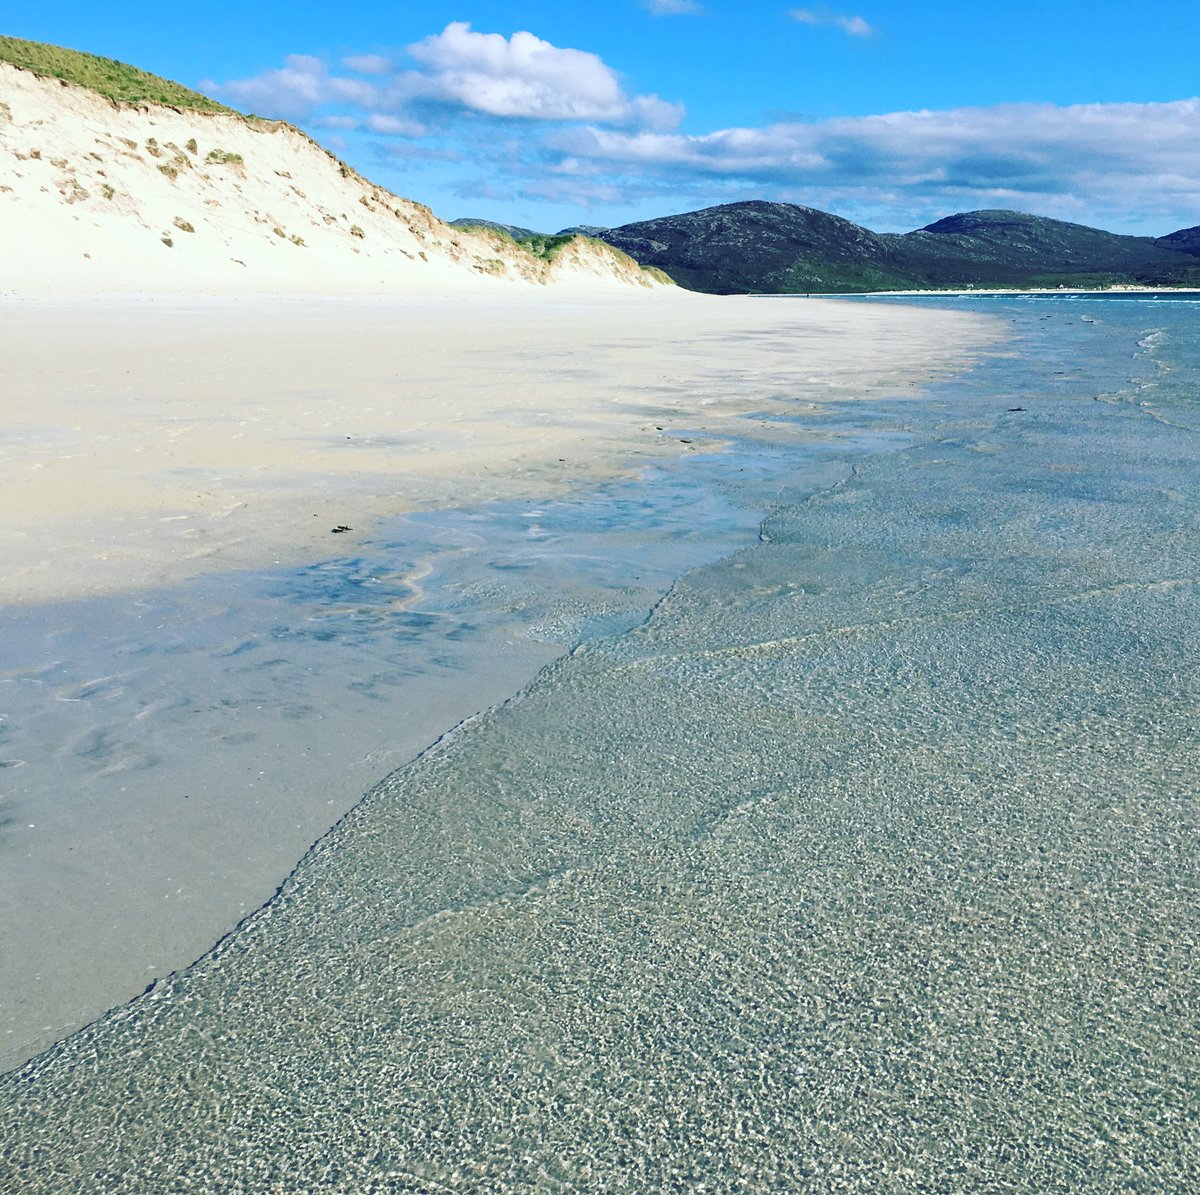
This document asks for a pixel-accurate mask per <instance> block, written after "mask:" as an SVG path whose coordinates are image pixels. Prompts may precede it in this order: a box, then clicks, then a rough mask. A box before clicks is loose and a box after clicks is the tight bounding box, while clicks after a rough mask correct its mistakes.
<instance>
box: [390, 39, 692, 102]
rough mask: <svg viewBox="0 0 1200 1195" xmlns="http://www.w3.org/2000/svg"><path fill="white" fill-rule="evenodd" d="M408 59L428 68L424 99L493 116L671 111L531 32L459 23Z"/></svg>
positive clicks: (598, 63)
mask: <svg viewBox="0 0 1200 1195" xmlns="http://www.w3.org/2000/svg"><path fill="white" fill-rule="evenodd" d="M409 53H410V54H411V55H412V56H413V58H415V59H416V60H417V61H418V62H420V63H421V64H422V65H423V66H424V67H425V72H424V76H423V78H422V79H421V80H419V81H418V80H415V79H413V80H411V81H412V82H413V83H418V82H419V84H420V85H421V91H422V92H423V93H424V94H425V95H428V96H430V97H434V98H437V99H440V100H443V101H445V102H447V103H450V104H457V105H460V106H461V107H463V108H467V109H470V110H472V111H475V112H481V113H485V114H486V115H489V116H504V117H519V118H523V119H533V120H594V121H601V122H604V123H613V122H622V121H627V120H629V119H630V118H631V117H633V116H635V115H636V114H637V113H638V112H639V111H640V110H641V108H642V107H643V106H645V105H646V104H647V103H651V104H652V105H653V110H654V111H655V113H656V114H660V113H661V111H662V109H663V107H665V106H663V105H662V102H661V101H659V100H658V97H657V96H639V97H637V98H636V99H635V100H630V98H629V97H628V96H626V95H625V93H624V91H623V90H622V88H621V84H620V81H619V80H618V79H617V76H616V73H615V72H614V71H613V70H612V68H611V67H609V66H608V65H607V64H606V63H605V62H604V61H603V60H602V59H601V58H599V57H598V56H597V55H595V54H590V53H588V52H587V51H585V50H571V49H562V48H560V47H558V46H554V45H551V43H550V42H547V41H543V40H542V39H541V38H540V37H535V36H534V35H533V34H532V33H525V32H518V33H514V34H513V35H512V37H510V38H505V37H504V36H503V35H502V34H499V33H476V32H475V31H474V30H473V29H472V28H471V26H470V25H469V24H467V23H466V22H465V21H455V22H452V23H451V24H449V25H447V26H446V28H445V29H444V30H443V31H442V32H441V33H438V34H435V35H434V36H432V37H427V38H426V39H425V40H424V41H421V42H417V43H416V45H413V46H410V47H409ZM675 123H676V124H678V120H676V122H675Z"/></svg>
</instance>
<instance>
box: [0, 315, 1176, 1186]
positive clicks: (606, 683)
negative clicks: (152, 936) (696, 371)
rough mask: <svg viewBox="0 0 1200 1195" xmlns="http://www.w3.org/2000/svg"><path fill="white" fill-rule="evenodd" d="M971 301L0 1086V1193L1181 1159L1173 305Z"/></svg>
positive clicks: (1054, 1177)
mask: <svg viewBox="0 0 1200 1195" xmlns="http://www.w3.org/2000/svg"><path fill="white" fill-rule="evenodd" d="M986 310H988V311H989V312H991V313H993V314H998V315H999V314H1003V315H1004V316H1006V317H1007V318H1010V319H1012V320H1013V321H1014V323H1013V329H1014V340H1013V342H1012V345H1011V353H1012V355H1011V356H1008V357H1005V358H1001V359H995V360H991V361H988V362H986V363H984V364H983V365H981V366H980V367H979V368H978V369H977V370H976V371H975V372H974V373H973V374H972V375H971V376H970V377H968V378H966V379H962V380H959V381H956V382H954V383H952V384H948V385H945V386H943V387H941V388H939V389H937V390H935V391H934V392H933V394H932V395H931V396H930V397H928V398H925V399H921V400H916V401H893V402H880V403H876V404H872V405H871V406H870V407H869V408H864V407H846V408H843V409H841V410H840V412H839V413H838V414H837V415H836V416H835V422H837V423H838V424H839V425H840V426H841V428H842V429H843V430H844V431H846V432H847V433H848V434H849V437H850V439H849V440H848V441H847V442H846V443H844V444H843V445H841V446H840V447H838V448H837V449H836V454H840V455H839V456H838V457H837V459H838V461H840V469H839V470H838V471H837V472H836V473H831V475H830V476H829V477H828V478H827V479H826V484H824V485H822V486H820V487H818V488H817V489H816V492H813V487H812V486H811V484H809V485H806V484H805V481H804V479H805V477H809V478H811V473H806V472H805V470H806V469H809V468H810V466H811V458H810V457H806V456H803V455H801V456H798V457H797V458H795V466H794V473H790V472H789V463H788V451H787V449H786V447H784V448H777V449H775V450H772V451H767V450H766V449H765V448H764V449H763V451H762V452H761V453H760V454H758V455H756V454H755V451H754V448H753V445H752V444H751V443H749V442H748V443H747V444H744V445H742V446H740V448H739V451H741V452H743V453H744V454H745V457H744V460H745V467H746V468H747V469H748V474H747V475H745V476H744V477H743V478H742V480H741V481H740V482H738V481H737V480H735V479H730V480H729V482H728V484H731V485H734V486H735V488H736V487H737V486H738V485H742V486H744V487H746V490H747V493H750V492H753V493H754V494H756V495H757V498H758V500H760V501H763V500H765V499H766V498H767V496H768V495H770V496H771V498H772V504H773V505H774V506H775V507H776V509H775V511H774V513H773V514H771V515H770V516H769V517H768V518H767V520H766V522H765V523H764V525H763V535H762V539H761V541H760V542H757V543H755V544H753V545H752V546H748V547H746V548H744V549H742V550H740V551H738V552H736V553H735V554H733V555H732V556H729V557H726V558H724V559H722V560H720V561H719V562H717V563H713V564H709V565H706V566H704V567H701V568H698V569H695V570H693V571H691V572H688V573H687V574H685V575H684V576H682V577H681V578H680V579H679V580H678V581H677V582H676V584H675V585H674V587H673V588H672V590H671V592H670V594H669V595H668V596H667V597H666V598H665V599H664V600H663V601H662V602H661V603H660V604H658V605H657V606H656V607H655V609H654V611H653V613H652V614H651V616H650V617H649V619H648V620H647V621H646V622H645V623H644V624H642V625H639V626H636V627H633V628H629V629H619V630H618V632H617V633H614V634H612V635H609V636H601V637H598V638H597V637H587V638H585V639H584V641H583V642H582V643H581V645H580V646H579V647H578V648H577V649H576V650H575V651H574V652H572V654H570V655H569V656H567V657H565V658H563V659H561V660H559V661H558V662H556V663H554V664H552V665H550V666H549V667H548V668H547V669H546V670H545V671H543V672H542V673H541V675H540V676H539V677H538V679H537V681H536V682H535V683H534V684H533V685H532V686H531V687H530V688H529V689H527V690H526V691H525V692H524V693H523V694H522V695H521V696H520V697H519V698H518V699H516V700H514V701H512V702H509V703H508V704H506V705H504V706H503V707H501V708H500V709H498V710H496V711H494V712H492V713H490V714H488V715H486V716H484V717H481V718H479V719H476V720H474V721H472V722H470V723H468V724H466V725H464V726H463V727H461V728H460V729H459V730H458V731H457V732H456V733H455V734H453V735H451V736H449V737H448V738H447V739H445V740H443V741H442V742H441V743H440V744H439V745H438V746H437V747H436V748H435V749H433V750H431V751H429V752H427V753H426V754H425V755H423V756H422V757H421V758H420V759H419V760H417V761H416V762H415V763H413V764H412V765H410V766H408V767H406V768H404V769H403V770H401V771H400V772H397V773H396V774H395V775H393V776H392V777H391V778H390V779H389V780H388V781H387V782H385V783H384V784H383V785H382V786H381V787H380V788H379V789H378V790H376V791H375V792H374V793H373V794H372V795H371V796H370V797H369V798H368V799H367V800H366V801H365V802H364V803H363V804H361V805H360V806H358V807H357V808H356V810H355V811H354V812H352V813H351V814H350V815H349V816H348V817H347V818H346V819H345V820H344V821H343V822H342V823H341V824H340V825H339V826H338V827H337V828H336V829H335V830H334V831H333V832H332V833H331V834H330V835H329V836H328V837H326V838H325V839H324V840H322V841H321V842H320V843H319V844H318V845H317V847H315V848H314V849H313V851H312V852H311V853H310V854H309V855H308V856H307V857H306V859H305V860H304V861H303V863H302V864H301V865H300V867H299V868H298V869H297V871H296V872H295V873H294V875H293V876H292V877H291V879H290V880H289V882H288V883H287V884H286V885H285V887H284V889H283V891H282V893H281V894H280V896H279V897H278V898H277V899H276V900H275V901H273V902H272V903H271V904H270V905H269V906H267V907H266V908H265V909H263V910H262V911H260V912H259V913H258V914H256V915H255V916H254V917H253V918H252V919H251V920H250V921H249V922H248V923H247V924H246V925H245V926H244V927H243V928H242V929H241V930H240V931H239V932H238V933H237V934H236V935H234V936H232V937H230V938H228V939H226V940H225V941H224V942H223V943H222V944H221V945H220V946H219V947H218V949H217V950H216V951H215V952H214V953H213V954H212V955H211V956H210V957H208V958H206V959H205V960H203V961H202V962H200V963H199V964H197V965H196V966H195V967H193V968H191V969H190V970H189V971H187V972H186V973H183V974H180V975H177V976H172V977H169V978H168V979H166V980H164V981H163V982H162V983H160V984H159V985H158V986H157V987H155V989H154V990H153V991H152V992H151V993H150V994H149V995H147V996H146V997H144V998H142V999H140V1000H138V1001H135V1002H134V1003H133V1004H131V1005H129V1006H127V1007H125V1008H123V1009H120V1010H118V1011H117V1012H115V1013H113V1014H110V1015H109V1016H108V1017H106V1018H105V1019H103V1020H102V1021H101V1022H99V1023H97V1024H96V1025H94V1026H92V1027H90V1028H88V1029H86V1030H84V1031H82V1032H80V1033H79V1034H76V1035H75V1036H74V1037H72V1038H69V1039H68V1040H67V1041H65V1042H63V1043H62V1044H61V1045H59V1046H57V1047H55V1048H54V1049H52V1050H50V1051H48V1052H47V1053H46V1054H44V1055H43V1056H41V1057H40V1058H38V1059H36V1060H35V1061H34V1062H33V1063H31V1064H30V1065H29V1066H28V1067H27V1068H25V1069H24V1070H23V1071H19V1072H14V1073H13V1074H10V1075H8V1076H5V1077H4V1078H3V1079H0V1108H2V1109H3V1117H2V1118H0V1123H2V1124H3V1125H4V1127H3V1129H0V1143H2V1146H3V1155H2V1156H3V1163H2V1167H3V1168H0V1188H2V1189H8V1188H13V1189H20V1190H29V1191H36V1190H47V1191H65V1190H72V1189H87V1190H92V1191H101V1190H120V1191H142V1190H144V1191H162V1190H188V1189H196V1190H218V1191H225V1190H228V1191H237V1190H254V1191H258V1190H271V1189H281V1190H298V1189H332V1190H346V1191H373V1190H380V1191H404V1190H411V1191H441V1190H456V1191H476V1190H478V1191H501V1190H513V1191H531V1190H544V1191H554V1190H578V1191H599V1190H603V1191H639V1192H640V1191H647V1190H699V1189H705V1188H706V1189H710V1190H721V1191H725V1190H755V1191H833V1190H839V1191H895V1192H911V1191H914V1190H921V1191H933V1192H943V1191H944V1192H957V1191H996V1192H1000V1191H1038V1192H1045V1191H1070V1192H1080V1191H1116V1190H1131V1191H1133V1190H1136V1191H1164V1192H1166V1191H1183V1190H1187V1189H1190V1188H1191V1187H1193V1186H1194V1185H1195V1179H1196V1176H1197V1174H1198V1173H1200V1147H1198V1146H1197V1144H1196V1140H1197V1139H1196V1134H1195V1122H1196V1118H1197V1112H1198V1108H1197V1095H1196V1093H1197V1091H1198V1090H1200V1074H1198V1071H1200V1064H1198V1061H1197V1060H1198V1059H1200V1030H1198V1028H1197V1023H1196V1018H1195V1009H1196V1007H1197V1005H1198V999H1200V990H1198V989H1200V985H1198V983H1197V979H1198V970H1197V957H1198V956H1197V947H1198V942H1197V936H1198V932H1200V931H1198V928H1197V927H1198V926H1200V917H1198V916H1197V913H1198V908H1197V884H1196V880H1197V860H1196V851H1195V844H1196V829H1197V812H1198V809H1197V793H1198V788H1197V773H1198V767H1200V753H1198V747H1200V731H1198V730H1197V727H1198V726H1200V718H1198V713H1200V710H1198V708H1197V707H1198V705H1200V669H1198V668H1197V663H1198V661H1197V652H1196V647H1195V643H1196V638H1195V632H1196V627H1197V625H1200V588H1198V584H1200V582H1198V580H1197V576H1196V561H1197V559H1198V558H1200V556H1198V549H1200V521H1198V518H1197V515H1198V511H1197V494H1200V485H1198V482H1200V477H1198V476H1197V472H1198V465H1197V451H1196V448H1197V432H1198V431H1200V385H1198V382H1200V343H1198V335H1197V325H1198V321H1197V311H1198V308H1197V306H1196V305H1184V304H1179V305H1174V304H1161V305H1153V306H1151V305H1149V304H1142V305H1139V304H1137V303H1130V302H1127V301H1123V302H1120V303H1106V302H1105V301H1103V300H1091V301H1087V302H1086V303H1084V302H1080V303H1064V302H1061V301H1057V300H1055V301H1050V300H1021V299H1011V300H1003V301H1001V300H989V301H987V303H986ZM1012 408H1021V409H1019V410H1014V409H1012ZM751 422H752V421H751ZM860 433H861V434H860ZM760 434H762V435H764V436H765V437H766V438H767V439H772V438H776V439H777V438H778V437H772V436H771V435H770V429H767V428H765V427H764V428H763V429H761V431H760ZM834 451H835V450H834V449H833V448H831V449H830V452H831V453H834ZM723 484H725V483H723Z"/></svg>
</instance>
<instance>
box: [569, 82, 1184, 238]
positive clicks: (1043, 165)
mask: <svg viewBox="0 0 1200 1195" xmlns="http://www.w3.org/2000/svg"><path fill="white" fill-rule="evenodd" d="M546 145H547V148H548V149H550V150H552V151H553V152H554V153H556V154H557V155H559V165H562V164H564V163H571V164H572V166H571V172H572V173H579V170H580V163H587V164H589V166H590V167H595V166H601V165H602V166H603V167H604V168H605V171H604V173H605V174H606V175H607V176H608V177H613V176H634V177H639V178H643V179H644V178H646V177H653V178H655V179H657V180H658V181H659V183H660V185H663V186H670V185H671V184H672V183H674V184H675V185H678V186H680V187H682V188H684V189H687V190H689V191H694V190H695V189H696V186H697V184H698V183H700V182H702V181H703V180H705V179H707V180H710V181H711V183H712V184H713V187H714V189H715V190H717V191H725V190H728V189H731V188H733V189H738V188H740V193H741V194H742V195H743V196H744V195H745V194H747V193H748V192H749V193H755V194H769V195H771V196H772V197H775V198H792V199H795V200H797V201H799V202H807V203H814V204H816V206H821V204H820V203H818V202H817V198H816V197H820V196H824V197H826V198H830V197H836V198H837V200H838V202H840V203H841V204H843V206H845V205H850V206H851V207H853V209H854V210H857V211H864V210H869V209H875V210H878V209H879V208H881V207H884V206H887V207H891V208H893V209H895V210H900V211H906V212H913V213H921V214H922V215H925V214H930V218H933V216H936V215H938V214H946V213H948V212H950V211H956V210H962V209H963V208H966V207H993V206H1000V207H1024V208H1026V209H1027V210H1033V211H1037V212H1041V213H1046V214H1057V215H1060V216H1063V217H1064V218H1072V216H1073V215H1077V216H1080V217H1084V216H1087V217H1089V218H1095V216H1096V214H1104V215H1106V216H1107V217H1108V218H1109V219H1110V223H1113V222H1115V223H1122V222H1124V221H1126V220H1128V219H1129V218H1130V217H1132V216H1137V215H1141V216H1143V217H1153V216H1154V215H1155V214H1156V213H1164V214H1166V213H1181V212H1187V211H1188V210H1190V211H1192V212H1198V211H1200V100H1181V101H1176V102H1173V103H1157V104H1079V105H1074V106H1069V107H1057V106H1055V105H1051V104H1009V105H1000V106H997V107H993V108H962V109H956V110H950V111H942V112H929V111H922V112H895V113H889V114H886V115H879V116H866V117H844V118H839V119H833V120H826V121H820V122H787V123H779V124H773V125H768V126H765V127H763V128H733V129H722V130H719V131H716V132H713V133H707V134H701V135H695V136H688V135H685V134H682V133H675V132H662V131H652V130H637V131H632V132H630V131H623V130H619V129H611V128H608V129H605V128H598V127H594V126H593V127H585V128H575V129H567V130H560V131H558V132H556V133H555V134H553V135H552V136H549V137H547V138H546ZM1191 222H1193V223H1194V220H1193V221H1191Z"/></svg>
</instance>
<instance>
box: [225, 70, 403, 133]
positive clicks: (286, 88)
mask: <svg viewBox="0 0 1200 1195" xmlns="http://www.w3.org/2000/svg"><path fill="white" fill-rule="evenodd" d="M202 86H203V87H204V89H205V90H206V91H212V92H214V93H215V94H217V95H221V96H225V97H226V98H227V99H230V100H232V101H233V102H234V103H235V104H238V105H240V106H241V107H243V108H246V109H249V110H250V111H251V112H257V113H259V114H260V115H263V116H283V117H289V118H291V119H293V120H301V119H304V118H305V117H307V116H309V115H311V114H313V113H314V112H315V111H316V109H317V108H319V107H320V106H321V105H323V104H331V103H345V104H355V105H357V106H359V107H362V108H368V109H369V108H372V107H374V106H376V105H377V104H378V103H379V102H380V95H381V93H380V91H379V88H378V87H377V86H376V85H375V84H373V83H368V82H367V81H366V80H363V79H348V78H345V77H344V76H339V75H333V74H331V73H330V71H329V68H328V67H327V66H326V64H325V63H324V62H323V61H322V60H321V59H320V58H314V57H312V56H311V55H308V54H289V55H288V57H287V58H286V59H284V65H283V66H282V67H281V68H279V69H278V70H269V71H264V72H263V73H262V74H261V75H255V76H254V77H253V78H250V79H235V80H233V81H231V82H229V83H211V82H206V83H204V84H203V85H202Z"/></svg>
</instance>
